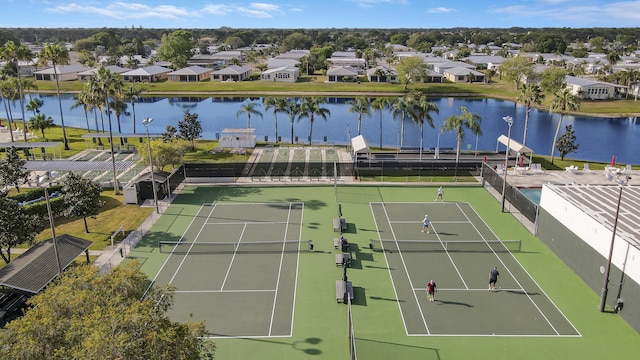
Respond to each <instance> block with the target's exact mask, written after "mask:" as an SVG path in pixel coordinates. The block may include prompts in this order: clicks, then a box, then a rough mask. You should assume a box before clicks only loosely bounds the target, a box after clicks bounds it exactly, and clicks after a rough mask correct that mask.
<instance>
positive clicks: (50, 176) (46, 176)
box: [38, 171, 62, 274]
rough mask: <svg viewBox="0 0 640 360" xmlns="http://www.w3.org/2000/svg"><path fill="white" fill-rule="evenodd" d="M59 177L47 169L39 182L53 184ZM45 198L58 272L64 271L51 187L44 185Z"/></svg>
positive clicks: (39, 178) (39, 177)
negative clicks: (54, 220)
mask: <svg viewBox="0 0 640 360" xmlns="http://www.w3.org/2000/svg"><path fill="white" fill-rule="evenodd" d="M56 177H58V172H57V171H47V172H46V173H45V174H44V175H41V176H38V184H39V185H43V184H44V182H45V181H48V182H49V184H51V181H52V180H53V179H55V178H56ZM44 199H45V201H46V202H47V215H49V226H51V239H52V240H53V252H54V254H55V256H56V264H57V265H58V273H59V274H61V273H62V265H61V264H60V256H59V255H58V240H57V239H56V229H55V225H54V223H53V213H52V211H51V202H50V201H49V187H48V186H44Z"/></svg>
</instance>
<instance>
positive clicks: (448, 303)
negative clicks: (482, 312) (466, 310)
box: [435, 300, 473, 307]
mask: <svg viewBox="0 0 640 360" xmlns="http://www.w3.org/2000/svg"><path fill="white" fill-rule="evenodd" d="M435 302H436V303H439V304H442V305H460V306H466V307H473V305H471V304H467V303H464V302H459V301H443V300H436V301H435Z"/></svg>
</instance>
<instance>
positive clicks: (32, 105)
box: [26, 98, 44, 116]
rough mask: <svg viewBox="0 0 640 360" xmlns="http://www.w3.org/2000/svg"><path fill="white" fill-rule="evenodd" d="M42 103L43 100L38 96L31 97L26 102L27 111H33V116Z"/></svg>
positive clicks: (38, 110)
mask: <svg viewBox="0 0 640 360" xmlns="http://www.w3.org/2000/svg"><path fill="white" fill-rule="evenodd" d="M42 105H44V102H43V101H42V100H40V98H33V99H31V100H29V102H28V103H27V106H26V109H27V111H33V116H36V114H38V113H40V108H41V107H42Z"/></svg>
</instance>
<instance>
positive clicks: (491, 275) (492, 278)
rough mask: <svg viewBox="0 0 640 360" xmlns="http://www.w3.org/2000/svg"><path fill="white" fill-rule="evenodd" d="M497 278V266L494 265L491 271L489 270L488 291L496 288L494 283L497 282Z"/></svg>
mask: <svg viewBox="0 0 640 360" xmlns="http://www.w3.org/2000/svg"><path fill="white" fill-rule="evenodd" d="M499 278H500V273H499V272H498V268H497V267H495V266H494V267H493V269H491V271H490V272H489V291H492V290H495V289H496V283H497V282H498V279H499Z"/></svg>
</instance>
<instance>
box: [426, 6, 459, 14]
mask: <svg viewBox="0 0 640 360" xmlns="http://www.w3.org/2000/svg"><path fill="white" fill-rule="evenodd" d="M453 11H455V10H454V9H451V8H446V7H442V6H441V7H437V8H431V9H429V10H427V12H428V13H429V14H446V13H450V12H453Z"/></svg>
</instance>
